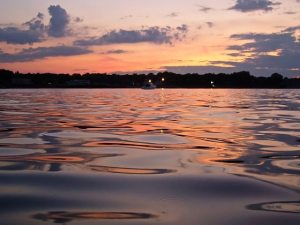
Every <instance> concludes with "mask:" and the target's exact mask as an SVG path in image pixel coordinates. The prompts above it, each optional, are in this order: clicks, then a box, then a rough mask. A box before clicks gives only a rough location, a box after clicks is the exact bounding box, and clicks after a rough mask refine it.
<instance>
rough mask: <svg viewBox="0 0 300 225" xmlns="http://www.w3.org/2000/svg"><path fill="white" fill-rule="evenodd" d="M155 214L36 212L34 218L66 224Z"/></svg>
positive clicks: (144, 217)
mask: <svg viewBox="0 0 300 225" xmlns="http://www.w3.org/2000/svg"><path fill="white" fill-rule="evenodd" d="M155 217H156V216H155V215H152V214H148V213H133V212H48V213H47V214H42V213H39V214H36V215H34V216H33V218H34V219H38V220H42V221H48V220H50V221H51V220H52V221H53V222H54V223H62V224H66V223H67V222H70V221H72V220H78V219H79V220H90V219H92V220H124V219H125V220H132V219H151V218H155Z"/></svg>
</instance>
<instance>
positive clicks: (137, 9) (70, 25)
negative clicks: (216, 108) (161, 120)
mask: <svg viewBox="0 0 300 225" xmlns="http://www.w3.org/2000/svg"><path fill="white" fill-rule="evenodd" d="M0 5H1V9H0V10H1V11H0V12H1V13H0V68H5V69H10V70H13V71H20V72H34V73H35V72H54V73H87V72H100V73H102V72H107V73H114V72H117V73H127V72H129V73H134V72H157V71H165V70H168V71H172V72H177V73H188V72H197V73H201V74H202V73H207V72H215V73H219V72H226V73H227V72H234V71H241V70H247V71H250V72H251V73H252V74H254V75H257V76H261V75H271V74H272V73H274V72H278V73H281V74H283V75H284V76H290V77H293V76H299V75H300V0H284V1H283V0H209V1H208V0H151V1H149V0H88V1H87V0H60V1H59V0H56V1H51V0H43V1H41V0H26V1H24V0H0Z"/></svg>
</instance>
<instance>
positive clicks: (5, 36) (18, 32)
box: [0, 13, 45, 44]
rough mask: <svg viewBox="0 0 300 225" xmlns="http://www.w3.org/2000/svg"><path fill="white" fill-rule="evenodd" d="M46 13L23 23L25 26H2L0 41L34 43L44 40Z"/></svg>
mask: <svg viewBox="0 0 300 225" xmlns="http://www.w3.org/2000/svg"><path fill="white" fill-rule="evenodd" d="M43 19H44V15H43V14H41V13H38V15H37V16H36V17H35V18H33V19H31V20H30V21H28V22H26V23H24V24H23V27H21V28H20V27H13V26H9V27H4V28H0V42H1V41H3V42H6V43H8V44H32V43H35V42H41V41H42V40H43V36H44V31H45V25H44V23H43Z"/></svg>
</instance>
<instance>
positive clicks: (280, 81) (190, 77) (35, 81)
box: [0, 69, 300, 88]
mask: <svg viewBox="0 0 300 225" xmlns="http://www.w3.org/2000/svg"><path fill="white" fill-rule="evenodd" d="M149 80H151V82H152V83H154V84H156V85H157V86H158V87H163V88H300V79H299V78H287V77H283V76H282V75H281V74H278V73H274V74H272V75H271V76H269V77H256V76H253V75H251V74H250V73H249V72H247V71H241V72H236V73H231V74H225V73H220V74H213V73H208V74H203V75H200V74H195V73H193V74H190V73H189V74H184V75H183V74H176V73H172V72H160V73H157V74H153V73H149V74H130V75H129V74H126V75H118V74H100V73H86V74H83V75H81V74H52V73H42V74H41V73H34V74H33V73H27V74H23V73H19V72H12V71H10V70H5V69H0V88H140V87H142V86H143V84H145V82H148V81H149Z"/></svg>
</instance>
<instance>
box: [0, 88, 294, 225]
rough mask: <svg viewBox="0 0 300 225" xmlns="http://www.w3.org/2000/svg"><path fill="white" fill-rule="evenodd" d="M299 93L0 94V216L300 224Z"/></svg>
mask: <svg viewBox="0 0 300 225" xmlns="http://www.w3.org/2000/svg"><path fill="white" fill-rule="evenodd" d="M299 175H300V90H225V89H224V90H217V89H216V90H215V89H207V90H201V89H192V90H181V89H178V90H177V89H174V90H172V89H171V90H160V89H157V90H137V89H136V90H134V89H133V90H130V89H115V90H110V89H108V90H85V89H72V90H67V89H53V90H47V89H37V90H22V89H18V90H0V224H3V225H23V224H24V225H29V224H30V225H35V224H39V225H40V224H41V225H43V224H45V225H49V224H68V225H71V224H74V225H75V224H77V225H85V224H88V225H94V224H95V225H96V224H97V225H99V224H101V225H102V224H103V225H110V224H114V225H120V224H122V225H123V224H124V225H135V224H136V225H143V224H147V225H152V224H153V225H154V224H155V225H156V224H157V225H160V224H161V225H253V224H257V225H265V224H272V225H299V222H300V194H299V193H300V176H299Z"/></svg>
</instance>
